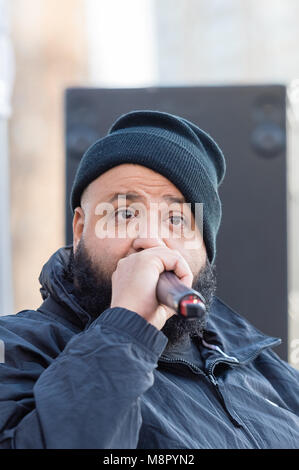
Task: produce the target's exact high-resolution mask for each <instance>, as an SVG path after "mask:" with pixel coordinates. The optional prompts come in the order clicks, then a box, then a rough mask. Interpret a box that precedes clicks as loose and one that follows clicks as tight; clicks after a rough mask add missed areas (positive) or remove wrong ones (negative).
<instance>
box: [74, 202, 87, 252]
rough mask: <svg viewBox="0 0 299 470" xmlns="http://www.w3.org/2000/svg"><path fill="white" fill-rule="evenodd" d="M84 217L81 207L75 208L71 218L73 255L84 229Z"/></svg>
mask: <svg viewBox="0 0 299 470" xmlns="http://www.w3.org/2000/svg"><path fill="white" fill-rule="evenodd" d="M84 222H85V215H84V212H83V209H82V207H76V209H75V213H74V217H73V250H74V253H75V251H76V249H77V246H78V244H79V242H80V240H81V237H82V233H83V229H84Z"/></svg>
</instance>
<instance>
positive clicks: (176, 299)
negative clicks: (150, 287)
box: [156, 271, 206, 320]
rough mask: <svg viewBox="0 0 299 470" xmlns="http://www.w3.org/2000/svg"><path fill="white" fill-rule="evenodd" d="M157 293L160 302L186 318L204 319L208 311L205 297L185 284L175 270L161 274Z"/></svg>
mask: <svg viewBox="0 0 299 470" xmlns="http://www.w3.org/2000/svg"><path fill="white" fill-rule="evenodd" d="M156 295H157V299H158V302H159V303H161V304H164V305H167V306H168V307H170V308H172V309H174V310H175V311H176V314H177V315H179V316H180V317H182V318H184V319H186V320H188V319H193V318H198V319H202V318H203V317H204V315H205V313H206V305H205V298H204V297H203V296H202V295H201V294H200V293H199V292H197V291H196V290H194V289H192V288H190V287H187V286H185V284H183V283H182V282H181V281H180V280H179V278H178V277H177V276H176V275H175V273H174V272H173V271H164V272H163V273H161V274H160V277H159V281H158V284H157V288H156Z"/></svg>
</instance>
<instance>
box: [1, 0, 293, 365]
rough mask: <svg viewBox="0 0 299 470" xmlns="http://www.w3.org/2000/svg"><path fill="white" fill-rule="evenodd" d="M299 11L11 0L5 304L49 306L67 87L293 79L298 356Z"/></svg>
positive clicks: (6, 4)
mask: <svg viewBox="0 0 299 470" xmlns="http://www.w3.org/2000/svg"><path fill="white" fill-rule="evenodd" d="M298 18H299V2H298V1H297V0H262V1H261V0H246V1H240V0H126V1H125V2H124V1H122V0H63V1H58V0H0V146H1V153H0V166H1V167H0V183H1V186H0V191H1V194H0V220H1V234H0V254H1V268H0V269H1V271H0V272H1V276H0V281H1V284H0V306H1V314H8V313H16V312H18V311H20V310H23V309H27V308H28V309H29V308H30V309H35V308H38V307H39V305H40V304H41V295H40V292H39V287H40V286H39V282H38V277H39V274H40V271H41V268H42V265H43V264H44V263H45V262H46V261H47V260H48V258H49V257H50V256H51V254H52V253H53V252H54V251H56V250H57V249H58V248H60V247H61V246H62V245H64V244H65V142H64V132H65V129H64V92H65V89H66V88H68V87H81V86H82V87H100V88H105V87H107V88H130V87H132V88H138V87H159V86H201V85H203V86H211V85H250V84H252V85H256V84H258V85H262V84H269V83H271V84H282V85H285V86H287V98H288V100H287V142H288V145H287V202H288V328H289V339H288V348H289V349H288V351H289V356H288V360H289V362H290V363H291V364H292V365H294V366H295V367H297V368H299V250H298V243H297V241H298V237H299V217H298V216H299V163H298V150H299V54H298V43H299V29H298ZM273 295H275V293H273Z"/></svg>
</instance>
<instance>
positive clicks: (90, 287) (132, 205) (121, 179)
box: [71, 164, 216, 342]
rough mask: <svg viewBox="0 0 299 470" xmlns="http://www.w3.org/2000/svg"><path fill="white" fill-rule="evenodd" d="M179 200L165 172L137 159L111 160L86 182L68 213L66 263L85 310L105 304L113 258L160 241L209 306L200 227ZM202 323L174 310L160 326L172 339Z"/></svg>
mask: <svg viewBox="0 0 299 470" xmlns="http://www.w3.org/2000/svg"><path fill="white" fill-rule="evenodd" d="M128 193H130V195H131V196H128ZM118 194H121V195H122V196H121V197H117V195H118ZM124 195H127V196H126V197H125V196H124ZM170 197H172V198H177V201H176V202H173V201H174V200H173V199H169V198H170ZM179 200H180V201H181V202H178V201H179ZM184 201H185V200H184V198H183V195H182V193H181V192H180V191H179V190H178V189H177V188H176V187H175V186H174V185H173V184H172V183H171V182H170V181H169V180H168V179H167V178H165V177H164V176H162V175H161V174H159V173H156V172H154V171H153V170H150V169H149V168H146V167H143V166H141V165H137V164H122V165H119V166H116V167H114V168H112V169H110V170H108V171H107V172H105V173H104V174H102V175H101V176H100V177H98V178H97V179H96V180H94V181H93V182H92V183H91V184H90V185H89V186H88V187H87V188H86V190H85V191H84V193H83V195H82V199H81V207H77V208H76V209H75V214H74V220H73V234H74V242H73V249H74V259H73V260H72V266H71V269H72V271H73V276H74V286H75V288H76V289H77V291H78V299H80V303H81V305H82V306H83V307H84V308H85V309H86V310H87V311H88V312H89V313H90V314H92V315H93V316H98V315H99V314H100V313H102V311H104V310H105V309H106V308H108V307H109V306H110V302H111V276H112V273H113V272H114V271H115V269H116V266H117V263H118V261H119V259H121V258H124V257H126V256H129V255H130V254H132V253H136V252H138V251H140V250H143V249H144V250H145V249H148V248H151V247H153V246H157V245H158V244H161V243H164V244H165V245H166V246H167V247H169V248H171V249H176V250H179V251H180V253H181V255H182V256H183V257H184V258H185V260H186V261H187V263H188V264H189V266H190V269H191V271H192V273H193V276H194V278H193V288H195V289H196V290H199V291H200V292H201V293H202V295H203V296H204V297H205V298H206V301H207V304H208V306H209V302H210V301H211V299H212V295H213V293H214V291H215V286H216V283H215V275H214V273H213V269H212V268H211V266H210V264H209V261H208V259H207V253H206V249H205V245H204V242H203V239H202V235H201V230H200V229H199V228H198V226H197V225H196V223H195V220H194V216H193V213H192V212H191V210H190V209H189V208H188V207H187V205H186V204H185V205H184V204H183V202H184ZM185 202H188V201H185ZM199 202H200V201H199ZM182 214H184V215H183V217H182ZM112 222H113V223H112ZM191 231H192V234H191ZM103 233H105V236H103ZM190 240H192V243H190ZM203 326H204V325H203V324H199V323H198V320H196V321H193V320H190V321H188V322H186V321H185V320H184V319H181V318H179V317H177V316H176V315H174V316H173V317H171V318H170V319H169V320H168V321H167V322H166V324H165V326H164V327H163V329H162V331H163V332H164V333H165V334H166V336H168V338H169V340H170V341H171V342H176V341H178V340H179V339H180V336H181V335H183V334H184V333H186V332H189V333H196V332H197V333H200V331H201V330H202V328H203Z"/></svg>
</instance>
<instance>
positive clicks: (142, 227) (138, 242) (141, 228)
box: [132, 210, 166, 251]
mask: <svg viewBox="0 0 299 470" xmlns="http://www.w3.org/2000/svg"><path fill="white" fill-rule="evenodd" d="M135 228H136V232H135V234H134V235H135V236H134V241H133V243H132V248H133V249H134V250H135V251H141V250H146V249H147V248H153V247H155V246H166V244H165V242H164V240H163V239H162V236H161V233H160V229H161V227H160V224H159V214H158V213H157V212H156V211H154V210H150V211H148V212H147V213H146V214H144V213H143V214H142V216H141V217H139V219H138V222H137V225H136V226H135Z"/></svg>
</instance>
